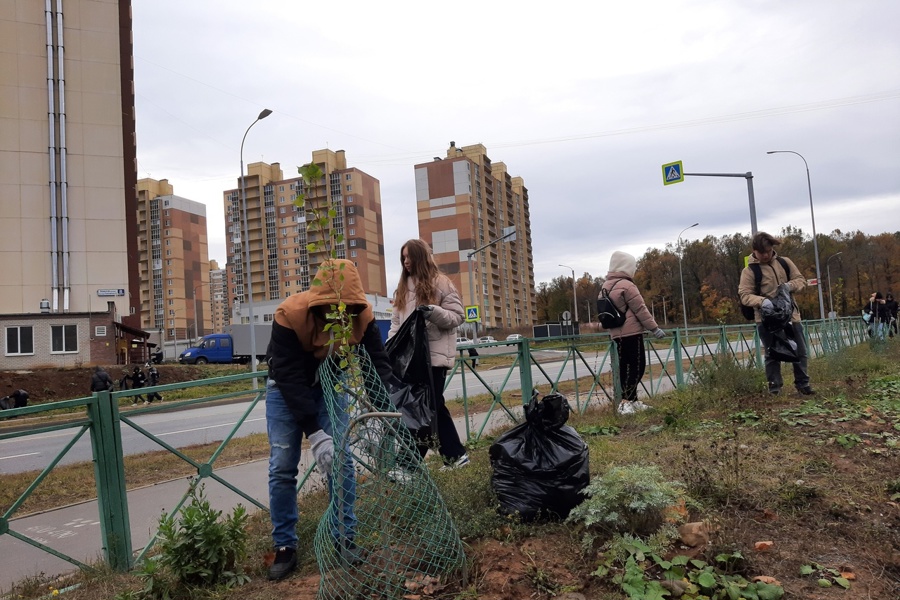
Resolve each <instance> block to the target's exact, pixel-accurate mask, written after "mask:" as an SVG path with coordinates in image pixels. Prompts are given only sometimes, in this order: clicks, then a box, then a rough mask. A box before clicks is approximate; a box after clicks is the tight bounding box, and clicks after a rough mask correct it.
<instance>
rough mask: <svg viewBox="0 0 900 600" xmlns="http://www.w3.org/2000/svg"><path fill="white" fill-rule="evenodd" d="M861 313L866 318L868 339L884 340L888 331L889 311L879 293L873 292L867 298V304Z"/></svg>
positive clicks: (889, 322)
mask: <svg viewBox="0 0 900 600" xmlns="http://www.w3.org/2000/svg"><path fill="white" fill-rule="evenodd" d="M863 311H864V314H865V315H866V316H868V319H867V321H868V323H869V337H874V338H876V339H879V340H884V338H885V336H886V335H887V333H888V330H889V329H890V324H891V311H890V308H889V307H888V305H887V301H886V300H885V298H884V296H882V295H881V292H874V293H873V294H872V295H871V296H869V303H868V304H867V305H866V308H864V309H863Z"/></svg>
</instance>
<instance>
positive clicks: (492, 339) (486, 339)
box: [478, 335, 497, 344]
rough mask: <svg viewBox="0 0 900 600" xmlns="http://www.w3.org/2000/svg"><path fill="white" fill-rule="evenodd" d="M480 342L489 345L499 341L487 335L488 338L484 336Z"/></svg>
mask: <svg viewBox="0 0 900 600" xmlns="http://www.w3.org/2000/svg"><path fill="white" fill-rule="evenodd" d="M478 341H479V342H481V343H482V344H489V343H491V342H496V341H497V340H495V339H494V338H493V336H490V335H486V336H484V337H483V338H481V339H480V340H478Z"/></svg>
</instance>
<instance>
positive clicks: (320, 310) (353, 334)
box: [266, 259, 394, 580]
mask: <svg viewBox="0 0 900 600" xmlns="http://www.w3.org/2000/svg"><path fill="white" fill-rule="evenodd" d="M314 282H315V283H313V285H312V287H310V289H309V290H307V291H305V292H301V293H299V294H294V295H292V296H290V297H288V298H287V299H286V300H284V302H282V303H281V304H280V305H279V306H278V308H277V309H276V311H275V319H274V322H273V324H272V338H271V340H270V342H269V347H268V352H267V355H268V356H269V359H268V362H269V380H268V382H267V384H266V427H267V430H268V434H269V513H270V516H271V518H272V541H273V544H274V548H275V559H274V562H273V563H272V566H271V567H270V568H269V573H268V576H269V579H271V580H278V579H283V578H284V577H286V576H287V575H289V574H290V573H291V571H293V570H294V569H295V568H296V567H297V521H298V518H299V517H298V512H297V475H298V472H299V468H298V465H299V462H300V444H301V442H302V441H303V437H304V436H305V437H306V438H307V439H308V440H309V443H310V450H311V451H312V454H313V458H314V459H315V462H316V465H317V466H318V468H319V471H320V472H321V473H322V474H323V475H324V476H327V477H328V487H329V493H331V494H334V492H335V490H334V489H333V488H334V486H333V482H332V473H333V471H332V464H333V461H334V452H335V449H334V443H333V440H332V436H333V435H335V437H338V438H344V437H345V436H343V435H339V434H340V433H341V430H346V428H347V426H348V422H347V418H346V417H347V412H346V411H345V410H344V411H339V414H342V415H343V416H344V419H343V420H342V422H340V423H332V422H331V419H330V418H329V416H328V410H327V406H326V402H325V398H324V394H323V390H322V385H321V382H320V381H319V379H318V377H317V370H318V368H319V365H320V364H322V362H324V361H325V360H326V359H327V358H328V357H329V355H332V354H334V353H336V352H337V351H338V347H337V343H339V342H337V341H336V340H335V339H333V336H334V334H333V332H331V331H326V325H327V324H328V323H329V316H328V314H329V313H330V312H332V311H334V310H335V308H334V307H335V305H337V304H338V303H339V302H342V303H344V304H346V305H347V308H346V310H347V312H348V313H349V314H350V315H352V318H351V324H352V328H351V331H350V339H349V343H350V345H352V346H357V345H361V346H362V347H363V348H365V351H366V353H367V354H368V355H369V357H370V358H371V360H372V364H373V365H374V367H375V370H376V371H377V372H378V375H379V376H380V377H381V379H382V381H384V382H389V381H392V380H393V379H394V376H393V374H392V371H391V366H390V364H389V361H388V357H387V355H386V354H385V352H384V344H383V343H382V341H381V333H380V331H379V329H378V326H377V324H376V323H375V315H374V313H373V311H372V307H371V306H370V305H369V304H368V302H367V301H366V294H365V291H364V290H363V286H362V281H361V279H360V276H359V272H358V271H357V269H356V267H355V266H354V265H353V263H352V262H351V261H349V260H338V259H332V260H329V261H327V262H326V263H324V264H323V265H322V266H321V267H319V270H318V272H317V273H316V276H315V279H314ZM342 396H343V395H342ZM341 454H343V455H344V456H345V457H346V461H345V464H344V465H343V466H342V467H341V469H342V470H341V477H340V479H341V480H342V482H343V485H342V486H341V489H340V490H338V491H339V492H340V493H339V494H338V498H339V501H340V503H341V506H340V512H341V518H340V520H341V521H342V522H340V523H332V524H331V529H332V535H333V536H334V542H335V550H336V552H337V554H338V556H339V557H340V558H341V560H344V561H349V562H357V561H359V560H361V559H362V556H361V553H360V551H359V549H358V548H357V546H356V544H355V542H354V537H355V534H356V524H357V522H356V515H355V514H354V510H353V504H354V502H355V499H356V479H355V473H354V470H353V461H352V458H351V457H350V453H349V451H348V452H342V453H341Z"/></svg>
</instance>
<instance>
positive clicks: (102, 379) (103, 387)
mask: <svg viewBox="0 0 900 600" xmlns="http://www.w3.org/2000/svg"><path fill="white" fill-rule="evenodd" d="M114 387H116V382H115V381H113V380H112V377H110V376H109V373H107V372H106V369H104V368H103V367H101V366H100V365H97V366H96V367H94V372H93V373H92V374H91V392H105V391H112V390H113V388H114Z"/></svg>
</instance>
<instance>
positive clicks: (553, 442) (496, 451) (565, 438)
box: [489, 394, 590, 521]
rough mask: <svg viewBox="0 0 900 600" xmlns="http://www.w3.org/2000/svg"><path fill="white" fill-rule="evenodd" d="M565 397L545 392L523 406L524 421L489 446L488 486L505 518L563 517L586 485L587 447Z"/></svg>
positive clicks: (525, 519) (578, 498)
mask: <svg viewBox="0 0 900 600" xmlns="http://www.w3.org/2000/svg"><path fill="white" fill-rule="evenodd" d="M569 410H570V408H569V403H568V401H567V400H566V398H565V396H562V395H560V394H550V395H549V396H545V397H544V398H542V399H541V400H533V401H532V402H531V404H529V405H528V406H526V407H525V416H526V421H525V423H522V424H521V425H516V426H515V427H513V428H512V429H510V430H509V431H507V432H506V433H504V434H503V435H501V436H500V437H499V438H497V441H496V442H494V443H493V444H492V445H491V448H490V450H489V454H490V457H491V467H492V468H493V471H494V472H493V475H492V476H491V486H492V487H493V489H494V493H495V494H497V499H498V500H499V502H500V510H501V512H503V513H506V514H514V513H518V514H519V515H520V517H521V518H522V520H523V521H531V520H534V519H535V518H536V517H537V516H539V515H540V516H546V517H558V518H565V517H566V516H568V514H569V511H571V510H572V509H573V508H575V507H576V506H577V505H578V504H580V503H581V502H582V500H584V496H583V495H582V490H584V488H585V487H586V486H587V484H588V482H589V481H590V473H589V463H588V447H587V444H585V443H584V440H582V439H581V436H579V435H578V432H576V431H575V430H574V429H573V428H572V427H569V426H568V425H566V424H565V422H566V421H567V420H568V418H569Z"/></svg>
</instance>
